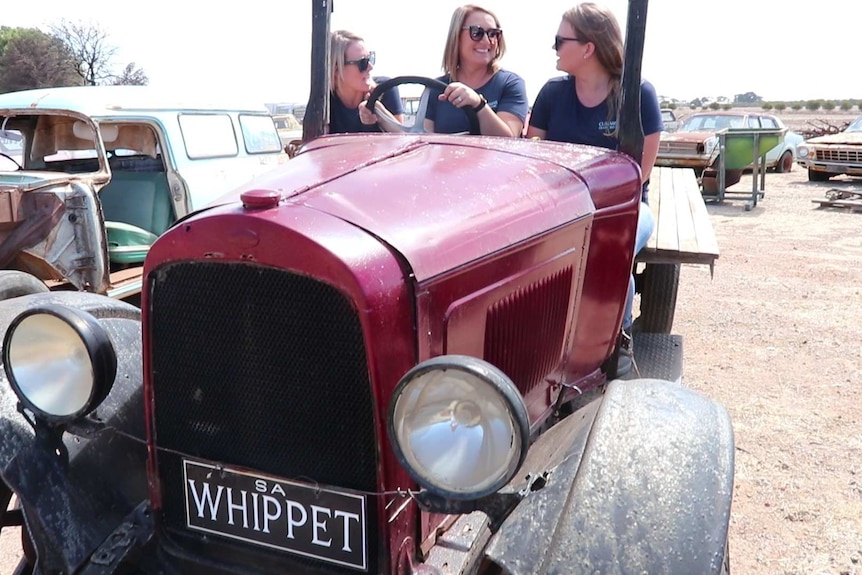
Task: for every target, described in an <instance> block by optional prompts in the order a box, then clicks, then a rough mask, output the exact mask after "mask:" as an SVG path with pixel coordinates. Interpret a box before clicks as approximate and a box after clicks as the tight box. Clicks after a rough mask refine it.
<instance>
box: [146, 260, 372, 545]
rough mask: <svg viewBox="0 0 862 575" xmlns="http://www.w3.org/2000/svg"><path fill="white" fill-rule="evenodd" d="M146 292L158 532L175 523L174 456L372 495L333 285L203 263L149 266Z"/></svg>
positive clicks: (357, 343) (368, 426) (351, 351)
mask: <svg viewBox="0 0 862 575" xmlns="http://www.w3.org/2000/svg"><path fill="white" fill-rule="evenodd" d="M151 290H152V291H151V293H152V297H151V300H150V301H151V308H150V309H151V313H150V315H149V317H150V325H149V330H150V333H151V336H152V337H151V338H150V342H151V350H150V352H151V353H152V370H153V371H152V381H153V390H154V401H155V441H156V444H157V446H158V447H159V474H160V478H161V482H162V487H163V494H164V514H165V521H166V523H167V526H168V527H174V528H180V529H181V528H183V527H184V525H185V520H184V511H183V506H184V503H183V501H184V499H183V483H182V463H181V460H182V455H186V456H191V457H194V458H200V459H204V460H209V461H213V462H219V463H224V464H226V465H231V466H238V467H245V468H249V469H253V470H256V471H259V472H263V473H267V474H272V475H275V476H278V477H282V478H287V479H294V480H298V481H305V482H310V483H319V484H321V485H330V486H336V487H346V488H350V489H356V490H362V491H376V487H377V441H376V436H375V426H374V411H373V410H374V404H373V399H372V393H371V385H370V381H369V375H368V365H367V358H366V353H365V345H364V341H363V337H362V330H361V326H360V323H359V318H358V316H357V313H356V310H355V309H354V308H353V306H352V305H351V303H350V301H349V300H348V299H347V298H346V297H345V296H344V295H343V294H342V293H341V292H339V291H338V290H336V289H334V288H333V287H331V286H329V285H328V284H324V283H322V282H319V281H317V280H314V279H311V278H309V277H306V276H302V275H298V274H295V273H289V272H286V271H283V270H278V269H273V268H267V267H262V266H259V265H252V264H243V263H209V262H207V263H197V262H193V263H178V264H173V265H171V266H167V267H166V268H163V269H160V270H159V271H158V272H157V273H155V274H154V279H153V283H152V288H151ZM180 454H182V455H180Z"/></svg>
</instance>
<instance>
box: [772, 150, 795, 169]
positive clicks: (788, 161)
mask: <svg viewBox="0 0 862 575" xmlns="http://www.w3.org/2000/svg"><path fill="white" fill-rule="evenodd" d="M792 169H793V152H791V151H790V150H784V153H783V154H781V157H780V158H778V163H777V164H775V171H776V172H778V173H779V174H786V173H788V172H789V171H790V170H792Z"/></svg>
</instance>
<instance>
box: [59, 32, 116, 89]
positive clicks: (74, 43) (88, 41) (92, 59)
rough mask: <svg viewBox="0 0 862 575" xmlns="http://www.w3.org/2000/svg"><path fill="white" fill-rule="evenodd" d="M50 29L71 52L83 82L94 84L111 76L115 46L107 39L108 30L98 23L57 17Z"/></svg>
mask: <svg viewBox="0 0 862 575" xmlns="http://www.w3.org/2000/svg"><path fill="white" fill-rule="evenodd" d="M50 28H51V33H52V34H53V35H54V36H55V37H57V38H59V39H60V40H61V41H62V42H63V44H65V46H66V49H67V50H68V51H69V53H70V54H71V57H72V60H73V62H74V64H75V69H76V70H77V72H78V76H80V78H81V80H82V82H83V84H84V85H89V86H95V85H97V84H101V83H104V82H106V81H110V80H111V79H113V77H114V75H113V74H112V73H111V59H112V58H113V57H114V54H116V53H117V47H116V46H114V45H112V44H111V43H110V42H109V41H108V33H107V32H106V31H105V30H104V29H102V28H101V27H100V26H99V25H98V24H96V23H93V22H83V21H80V20H79V21H77V22H72V21H69V20H60V21H59V22H58V23H56V24H53V25H51V27H50Z"/></svg>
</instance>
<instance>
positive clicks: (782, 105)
mask: <svg viewBox="0 0 862 575" xmlns="http://www.w3.org/2000/svg"><path fill="white" fill-rule="evenodd" d="M775 109H776V110H778V111H779V112H783V111H784V110H786V109H787V102H775Z"/></svg>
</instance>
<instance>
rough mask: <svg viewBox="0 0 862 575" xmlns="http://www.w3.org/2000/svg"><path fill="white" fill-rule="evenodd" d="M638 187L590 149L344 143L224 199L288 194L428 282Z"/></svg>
mask: <svg viewBox="0 0 862 575" xmlns="http://www.w3.org/2000/svg"><path fill="white" fill-rule="evenodd" d="M639 179H640V173H639V170H638V168H637V166H636V164H634V163H633V162H632V161H631V160H630V159H629V158H628V157H627V156H624V155H622V154H619V153H616V152H611V151H607V150H601V149H597V148H590V147H586V146H577V145H571V144H555V143H551V142H541V143H536V142H531V141H528V140H512V139H504V138H482V137H470V138H466V137H464V136H443V135H428V136H421V137H417V136H389V135H380V134H377V135H364V136H360V135H345V136H333V137H327V138H321V139H319V140H317V141H315V142H313V143H312V144H311V145H310V146H308V147H307V148H306V149H305V150H304V151H303V152H302V153H301V154H299V155H298V156H296V157H295V158H293V159H292V160H290V161H289V162H288V163H286V164H285V165H284V166H282V167H280V168H277V169H276V170H273V171H271V172H268V173H267V174H265V175H264V176H262V177H261V178H258V179H256V180H255V181H254V182H252V183H251V184H249V185H247V186H245V187H244V188H242V189H240V190H237V191H236V192H234V193H233V194H231V196H234V197H233V198H224V199H236V197H237V196H238V194H239V193H241V192H242V191H243V190H245V189H266V190H276V191H279V192H280V193H282V194H283V195H284V196H285V197H286V201H285V203H286V204H287V205H292V206H302V207H304V208H311V209H313V210H315V211H318V212H323V213H326V214H329V215H331V216H334V217H336V218H338V219H340V220H343V221H346V222H350V223H351V224H353V225H354V226H357V227H358V228H361V229H364V230H366V231H368V232H370V233H371V234H372V235H373V236H375V237H378V238H380V239H381V240H382V241H383V242H385V243H386V244H388V245H390V246H392V247H393V248H394V249H395V250H397V251H398V252H399V253H401V254H402V255H403V257H404V258H405V259H406V260H407V261H408V262H409V263H410V267H411V268H412V270H413V273H414V274H415V276H416V279H417V281H422V280H424V279H427V278H431V277H435V276H437V275H438V274H441V273H443V272H445V271H448V270H451V269H455V268H457V267H458V266H460V265H463V264H465V263H468V262H470V261H474V260H476V259H479V258H481V257H483V256H486V255H488V254H491V253H495V252H496V251H498V250H502V249H504V248H506V247H510V246H512V245H513V244H517V243H519V242H522V241H525V240H527V239H529V238H532V237H535V236H538V235H541V234H543V233H545V232H548V231H550V230H553V229H555V228H557V227H559V226H561V225H563V224H565V223H567V222H570V221H572V220H575V219H578V218H581V217H584V216H586V215H590V214H591V213H592V211H593V210H594V209H595V205H594V202H595V203H596V204H600V205H609V204H620V203H624V202H626V201H629V200H631V198H632V197H634V196H635V195H636V193H637V192H636V190H638V189H639V185H638V182H639ZM610 182H615V183H616V185H615V186H614V187H609V183H610ZM603 188H606V189H603ZM417 213H421V214H422V215H423V217H421V218H417V217H415V215H416V214H417ZM417 222H421V226H420V227H417Z"/></svg>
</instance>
